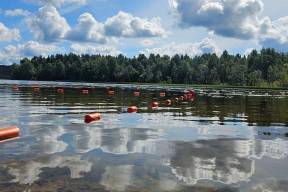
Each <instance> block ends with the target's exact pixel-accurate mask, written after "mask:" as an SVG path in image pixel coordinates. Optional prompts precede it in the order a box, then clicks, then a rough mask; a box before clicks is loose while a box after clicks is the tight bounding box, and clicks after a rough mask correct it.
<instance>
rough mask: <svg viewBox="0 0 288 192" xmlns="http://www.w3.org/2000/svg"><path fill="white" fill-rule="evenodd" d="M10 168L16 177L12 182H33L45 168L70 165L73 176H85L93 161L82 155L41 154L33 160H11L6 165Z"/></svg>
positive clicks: (10, 171) (10, 172)
mask: <svg viewBox="0 0 288 192" xmlns="http://www.w3.org/2000/svg"><path fill="white" fill-rule="evenodd" d="M4 166H5V167H7V168H9V169H8V173H9V174H11V175H13V176H14V177H15V178H14V179H12V180H11V181H10V182H19V183H20V184H30V185H31V184H32V183H34V182H35V181H37V180H38V179H39V174H40V173H41V172H42V169H43V168H56V167H59V168H63V167H68V168H69V169H70V171H71V178H72V179H73V178H80V177H83V173H84V172H89V171H90V170H91V167H92V163H91V162H89V161H87V160H81V156H79V155H76V156H63V155H52V156H39V157H37V158H34V159H33V160H27V161H24V162H21V161H20V162H10V163H7V164H5V165H4Z"/></svg>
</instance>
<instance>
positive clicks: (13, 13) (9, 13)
mask: <svg viewBox="0 0 288 192" xmlns="http://www.w3.org/2000/svg"><path fill="white" fill-rule="evenodd" d="M30 14H31V13H30V12H29V11H27V10H23V9H15V10H14V11H12V10H7V11H5V16H11V17H14V16H19V15H23V16H28V15H30Z"/></svg>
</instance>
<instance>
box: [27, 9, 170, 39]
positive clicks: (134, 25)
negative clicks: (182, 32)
mask: <svg viewBox="0 0 288 192" xmlns="http://www.w3.org/2000/svg"><path fill="white" fill-rule="evenodd" d="M26 23H27V24H28V27H29V29H30V30H31V32H32V33H33V34H34V37H35V38H36V39H37V40H39V41H44V42H50V43H56V42H62V41H65V40H66V41H72V42H79V43H83V42H87V43H99V44H107V43H118V39H117V38H119V37H125V38H137V37H150V38H151V37H167V35H168V34H169V32H167V31H165V30H164V29H163V28H162V27H161V24H160V18H153V19H152V20H151V21H147V20H146V19H140V18H138V17H133V16H132V15H131V14H129V13H124V12H119V13H118V14H117V15H116V16H114V17H112V18H108V19H107V21H106V22H105V23H101V22H97V21H96V19H95V18H94V17H93V16H92V15H91V14H89V13H84V14H82V15H80V16H79V18H78V24H77V26H76V27H75V28H73V29H71V27H70V26H69V24H68V23H67V21H66V19H65V18H64V17H62V16H61V15H60V14H59V12H58V11H57V10H56V8H55V7H53V6H45V7H42V8H40V9H39V11H38V13H37V14H36V15H35V16H34V17H30V18H27V19H26Z"/></svg>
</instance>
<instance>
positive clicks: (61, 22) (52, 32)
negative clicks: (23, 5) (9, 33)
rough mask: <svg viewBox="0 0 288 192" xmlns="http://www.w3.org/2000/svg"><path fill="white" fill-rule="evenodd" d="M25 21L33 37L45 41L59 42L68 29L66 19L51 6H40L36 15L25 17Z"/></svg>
mask: <svg viewBox="0 0 288 192" xmlns="http://www.w3.org/2000/svg"><path fill="white" fill-rule="evenodd" d="M26 23H27V24H28V27H29V28H30V30H31V31H32V32H33V33H34V37H35V38H36V39H37V40H40V41H45V42H60V41H62V39H63V38H64V35H65V34H66V32H67V31H69V30H70V26H69V25H68V23H67V21H66V19H65V18H64V17H61V16H60V14H59V13H58V11H57V10H56V8H55V7H53V6H45V7H42V8H40V9H39V11H38V13H37V14H36V16H34V17H31V18H27V19H26Z"/></svg>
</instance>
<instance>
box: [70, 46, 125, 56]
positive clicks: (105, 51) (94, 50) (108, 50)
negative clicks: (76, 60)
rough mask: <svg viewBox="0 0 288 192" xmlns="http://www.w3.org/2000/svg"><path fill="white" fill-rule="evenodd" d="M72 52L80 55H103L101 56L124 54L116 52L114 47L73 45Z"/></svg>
mask: <svg viewBox="0 0 288 192" xmlns="http://www.w3.org/2000/svg"><path fill="white" fill-rule="evenodd" d="M70 49H71V51H72V52H74V53H78V54H99V53H100V54H101V55H119V54H121V53H122V52H121V51H118V50H116V48H115V47H114V46H97V47H93V46H91V45H86V46H84V45H79V44H73V45H71V47H70Z"/></svg>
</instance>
